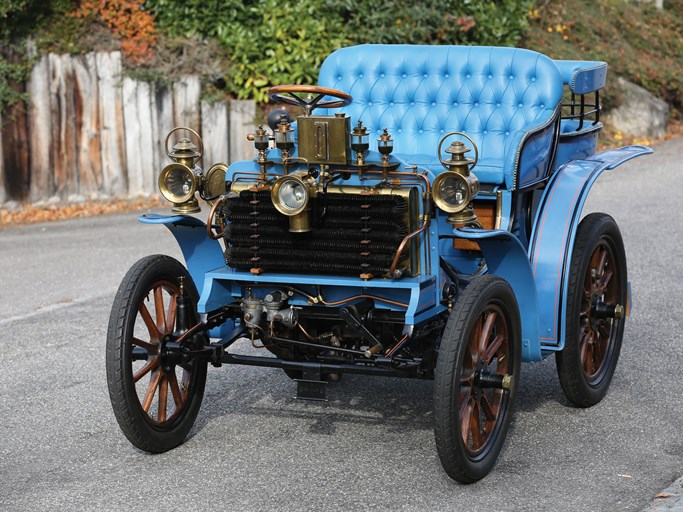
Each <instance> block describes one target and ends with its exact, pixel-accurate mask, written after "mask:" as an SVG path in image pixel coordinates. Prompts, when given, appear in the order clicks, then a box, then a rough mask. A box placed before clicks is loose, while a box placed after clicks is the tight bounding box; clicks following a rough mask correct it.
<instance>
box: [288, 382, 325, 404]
mask: <svg viewBox="0 0 683 512" xmlns="http://www.w3.org/2000/svg"><path fill="white" fill-rule="evenodd" d="M294 380H296V397H295V398H297V399H299V400H319V401H324V402H325V401H327V382H325V381H324V380H306V379H294Z"/></svg>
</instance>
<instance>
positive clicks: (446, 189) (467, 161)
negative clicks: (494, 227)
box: [432, 132, 479, 226]
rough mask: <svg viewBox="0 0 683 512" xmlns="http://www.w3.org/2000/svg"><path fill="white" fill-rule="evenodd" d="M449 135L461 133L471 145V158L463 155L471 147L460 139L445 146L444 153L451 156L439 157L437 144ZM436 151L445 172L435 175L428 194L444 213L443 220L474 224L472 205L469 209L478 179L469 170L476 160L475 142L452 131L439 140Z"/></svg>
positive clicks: (477, 157)
mask: <svg viewBox="0 0 683 512" xmlns="http://www.w3.org/2000/svg"><path fill="white" fill-rule="evenodd" d="M451 135H461V136H463V137H465V138H467V139H468V140H469V141H470V142H471V143H472V146H473V147H474V150H475V158H474V159H471V158H467V157H466V156H465V154H466V153H469V152H470V151H472V150H471V149H470V148H468V147H467V146H465V144H464V143H463V142H462V141H459V140H457V141H454V142H452V143H451V145H450V146H449V147H448V148H447V149H446V153H448V154H449V155H451V156H450V158H449V159H448V160H443V159H442V158H441V147H442V146H443V143H444V141H445V140H446V138H447V137H450V136H451ZM437 154H438V156H439V160H440V161H441V165H443V166H444V168H445V169H446V172H442V173H441V174H439V175H438V176H437V177H436V179H435V180H434V184H433V186H432V194H433V196H434V202H435V203H436V206H437V207H438V208H439V209H441V210H443V211H444V212H446V213H448V217H447V220H448V222H449V223H450V224H452V225H453V226H468V225H476V224H478V222H477V215H476V214H475V213H474V208H472V199H473V198H474V196H476V195H477V193H478V192H479V180H478V179H477V177H476V176H475V175H474V173H472V172H471V169H472V168H473V167H474V166H475V165H476V164H477V161H478V160H479V151H478V150H477V146H476V144H475V143H474V141H473V140H472V139H471V138H470V137H468V136H467V135H465V134H464V133H461V132H452V133H449V134H447V135H446V136H445V137H444V138H442V139H441V142H440V143H439V148H438V150H437Z"/></svg>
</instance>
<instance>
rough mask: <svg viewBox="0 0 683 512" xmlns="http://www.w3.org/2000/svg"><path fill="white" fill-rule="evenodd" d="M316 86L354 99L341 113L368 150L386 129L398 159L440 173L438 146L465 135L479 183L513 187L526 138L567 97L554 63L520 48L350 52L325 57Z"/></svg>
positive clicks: (392, 48) (384, 47)
mask: <svg viewBox="0 0 683 512" xmlns="http://www.w3.org/2000/svg"><path fill="white" fill-rule="evenodd" d="M318 83H319V85H321V86H324V87H331V88H334V89H340V90H342V91H344V92H347V93H349V94H351V96H352V97H353V102H352V103H351V104H350V105H348V106H346V107H344V108H341V109H337V110H336V111H342V112H345V113H347V114H348V115H350V116H351V122H352V123H353V124H354V125H355V123H356V122H357V121H358V120H359V119H360V120H362V121H363V124H365V125H366V126H367V127H368V129H369V131H370V134H371V137H370V144H371V149H376V147H377V136H378V135H379V133H380V132H381V131H382V129H383V128H388V129H389V132H390V133H391V134H392V136H393V138H394V140H395V142H394V153H395V155H396V156H397V157H399V158H401V159H402V160H404V161H405V162H406V163H414V164H422V165H425V166H427V167H429V168H431V167H434V170H437V169H436V168H437V167H438V169H441V167H440V165H439V164H438V160H437V159H436V149H437V144H438V142H439V140H440V139H441V137H443V136H444V135H445V134H446V133H448V132H451V131H462V132H465V133H467V134H468V135H470V136H471V137H472V138H473V139H474V141H475V142H476V144H477V146H478V147H479V153H480V165H478V166H477V169H475V171H476V172H477V176H478V177H479V179H480V180H481V181H482V182H485V183H486V182H488V183H494V184H505V185H506V186H508V187H513V186H514V177H515V175H516V166H517V160H518V156H519V155H518V149H519V147H520V145H521V143H522V141H523V139H524V138H525V135H526V134H528V133H529V132H530V131H532V130H534V129H536V128H539V127H541V126H543V125H544V124H547V123H548V122H549V121H550V120H551V119H552V118H553V116H554V114H555V113H556V108H557V106H558V104H559V102H560V100H561V97H562V78H561V76H560V73H559V71H558V69H557V66H556V65H555V64H554V63H553V61H552V60H551V59H550V58H548V57H546V56H544V55H542V54H539V53H537V52H533V51H530V50H523V49H519V48H498V47H470V46H419V45H361V46H352V47H348V48H342V49H340V50H337V51H335V52H334V53H332V54H331V55H330V56H329V57H327V59H326V60H325V62H324V63H323V65H322V68H321V70H320V76H319V80H318Z"/></svg>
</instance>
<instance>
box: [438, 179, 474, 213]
mask: <svg viewBox="0 0 683 512" xmlns="http://www.w3.org/2000/svg"><path fill="white" fill-rule="evenodd" d="M439 196H440V197H441V199H442V201H443V202H444V203H445V205H446V206H448V207H451V208H457V207H458V206H461V205H462V204H463V203H464V202H465V201H467V197H468V190H467V183H466V182H465V180H462V179H460V178H459V177H456V176H448V177H446V178H444V179H442V180H441V183H439Z"/></svg>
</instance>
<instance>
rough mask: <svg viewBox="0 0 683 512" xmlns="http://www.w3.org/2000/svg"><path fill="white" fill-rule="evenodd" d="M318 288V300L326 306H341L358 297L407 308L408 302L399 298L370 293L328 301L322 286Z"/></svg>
mask: <svg viewBox="0 0 683 512" xmlns="http://www.w3.org/2000/svg"><path fill="white" fill-rule="evenodd" d="M316 288H317V290H318V296H317V297H316V302H320V303H321V304H323V305H325V306H340V305H342V304H346V303H347V302H351V301H352V300H356V299H372V300H378V301H380V302H386V303H387V304H392V305H394V306H400V307H402V308H407V307H408V304H405V303H403V302H398V301H397V300H391V299H385V298H384V297H378V296H377V295H368V294H365V293H361V294H359V295H354V296H353V297H347V298H345V299H341V300H337V301H333V302H327V301H326V300H325V299H324V298H323V296H322V292H321V291H320V287H319V286H318V287H316Z"/></svg>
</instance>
